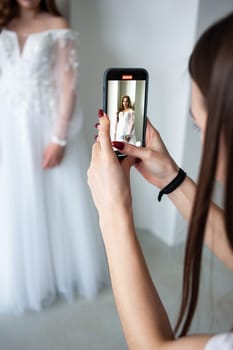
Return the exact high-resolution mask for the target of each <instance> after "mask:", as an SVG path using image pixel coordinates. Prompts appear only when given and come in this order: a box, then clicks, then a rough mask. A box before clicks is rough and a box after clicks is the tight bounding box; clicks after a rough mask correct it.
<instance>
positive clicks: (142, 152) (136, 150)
mask: <svg viewBox="0 0 233 350" xmlns="http://www.w3.org/2000/svg"><path fill="white" fill-rule="evenodd" d="M112 144H113V146H114V147H115V148H117V149H119V151H120V152H121V153H124V154H126V155H127V156H131V157H133V158H139V159H141V160H144V159H145V158H147V157H148V152H149V150H148V149H147V148H146V147H137V146H134V145H131V144H130V143H127V142H112Z"/></svg>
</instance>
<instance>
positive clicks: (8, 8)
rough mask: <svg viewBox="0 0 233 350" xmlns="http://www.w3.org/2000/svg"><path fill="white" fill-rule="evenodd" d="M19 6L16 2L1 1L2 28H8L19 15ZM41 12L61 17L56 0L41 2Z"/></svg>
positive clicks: (9, 0)
mask: <svg viewBox="0 0 233 350" xmlns="http://www.w3.org/2000/svg"><path fill="white" fill-rule="evenodd" d="M18 10H19V5H18V3H17V1H16V0H1V4H0V28H2V27H4V26H6V25H7V24H8V23H9V22H10V21H11V20H12V19H13V18H14V17H16V16H17V15H18ZM40 10H41V11H43V12H48V13H51V14H53V15H55V16H61V14H60V12H59V10H58V8H57V6H56V3H55V0H41V2H40Z"/></svg>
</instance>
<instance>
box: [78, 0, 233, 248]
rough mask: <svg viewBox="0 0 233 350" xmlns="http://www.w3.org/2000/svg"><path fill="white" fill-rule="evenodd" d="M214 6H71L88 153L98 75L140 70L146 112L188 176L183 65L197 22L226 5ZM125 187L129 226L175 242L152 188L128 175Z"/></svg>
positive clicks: (167, 206) (182, 228)
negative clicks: (130, 205)
mask: <svg viewBox="0 0 233 350" xmlns="http://www.w3.org/2000/svg"><path fill="white" fill-rule="evenodd" d="M214 3H219V1H218V0H211V1H210V0H209V1H207V0H202V1H201V5H200V9H199V1H198V0H190V1H186V0H176V1H170V0H164V1H159V0H147V1H141V0H118V1H109V0H98V1H92V0H85V1H77V0H73V1H71V23H72V26H73V27H74V28H75V29H77V30H78V31H79V32H80V63H81V64H80V97H81V104H82V108H83V110H84V113H85V133H86V135H87V139H88V142H89V145H90V148H91V144H92V143H93V139H94V135H95V130H94V127H93V126H94V124H95V123H96V121H97V112H98V109H99V108H100V107H102V77H103V72H104V70H105V69H106V68H108V67H111V66H113V67H114V66H116V67H120V66H125V67H132V66H136V67H144V68H146V69H147V70H148V71H149V74H150V81H149V98H148V115H149V117H150V119H151V120H152V122H153V123H154V124H155V125H156V127H157V128H158V129H159V131H160V133H161V135H162V137H163V139H164V141H165V143H166V145H167V147H168V149H169V151H170V152H171V154H172V155H173V156H174V157H175V159H176V161H177V163H178V164H179V165H180V166H182V167H183V168H184V169H185V170H187V171H188V173H190V174H191V175H193V176H194V177H196V174H197V169H198V162H199V152H200V147H199V146H198V144H199V141H198V136H197V135H195V132H194V131H193V130H192V127H191V126H190V121H189V119H190V118H189V117H188V109H189V99H190V81H189V76H188V73H187V63H188V58H189V55H190V52H191V50H192V47H193V45H194V42H195V39H196V33H197V31H198V26H197V24H198V23H199V18H201V24H199V26H201V30H202V29H203V28H204V27H205V26H206V24H209V22H210V18H211V16H212V17H213V19H214V15H213V13H215V14H216V16H221V14H223V13H224V12H225V13H226V12H227V11H229V7H230V1H229V0H228V1H227V0H223V1H221V12H220V13H219V12H217V11H218V9H217V7H216V6H213V4H214ZM219 6H220V5H219ZM232 7H233V5H232V1H231V8H232ZM199 11H201V12H202V13H201V14H199ZM206 18H207V19H206ZM186 151H187V152H186ZM132 188H133V198H134V209H135V211H134V212H135V222H136V226H137V227H138V228H141V229H145V230H148V231H150V232H152V233H154V234H156V235H157V236H158V237H160V238H161V239H162V240H164V241H165V242H166V243H168V244H175V243H178V242H180V241H181V240H183V239H184V236H185V232H186V224H185V223H184V221H183V220H182V218H181V217H180V216H179V214H178V213H177V211H176V210H175V208H174V207H173V205H172V204H171V203H170V202H169V201H168V200H167V199H166V198H164V199H163V201H162V202H161V203H158V202H157V194H158V191H157V189H156V188H154V187H152V186H151V185H149V184H147V183H146V182H145V181H144V180H142V178H141V177H140V176H139V175H138V174H137V173H136V171H135V170H134V171H133V174H132ZM113 210H114V208H113Z"/></svg>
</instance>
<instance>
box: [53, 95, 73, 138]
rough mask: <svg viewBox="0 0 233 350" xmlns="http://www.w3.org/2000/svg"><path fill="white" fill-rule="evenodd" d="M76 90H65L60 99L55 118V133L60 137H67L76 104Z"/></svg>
mask: <svg viewBox="0 0 233 350" xmlns="http://www.w3.org/2000/svg"><path fill="white" fill-rule="evenodd" d="M76 99H77V97H76V93H75V91H66V92H63V93H62V94H61V96H60V99H59V105H58V111H57V120H55V124H54V128H53V135H54V136H56V137H58V138H60V139H67V137H68V133H69V129H70V125H71V121H72V117H73V114H74V110H75V105H76Z"/></svg>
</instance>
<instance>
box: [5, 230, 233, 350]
mask: <svg viewBox="0 0 233 350" xmlns="http://www.w3.org/2000/svg"><path fill="white" fill-rule="evenodd" d="M139 239H140V241H141V244H142V248H143V251H144V254H145V257H146V260H147V262H148V265H149V268H150V271H151V275H152V277H153V280H154V281H155V283H156V286H157V288H158V290H159V293H160V296H161V298H162V300H163V301H164V303H165V306H166V309H167V311H168V314H169V316H170V319H171V322H172V323H174V320H175V318H176V314H177V308H178V305H179V295H180V282H181V271H182V259H183V245H180V246H177V247H175V248H174V247H173V248H169V247H167V246H166V245H164V244H163V243H162V242H161V241H159V240H158V239H157V238H155V237H154V236H153V235H151V234H150V233H148V232H143V231H141V232H139ZM203 266H204V269H203V274H202V288H201V295H200V302H199V305H198V309H197V313H196V317H195V320H194V322H193V325H192V329H191V331H194V332H196V331H197V332H198V331H200V330H202V331H203V332H211V331H213V332H216V331H225V330H228V329H229V328H231V327H232V325H233V312H232V310H233V273H232V272H230V271H229V270H227V269H226V268H224V266H223V265H222V264H221V263H220V262H219V261H217V260H216V259H214V258H213V257H212V256H211V254H210V252H209V251H208V250H205V252H204V261H203ZM42 349H43V350H64V349H66V350H74V349H75V350H77V349H78V350H125V349H127V346H126V343H125V341H124V337H123V334H122V330H121V327H120V323H119V320H118V317H117V314H116V309H115V305H114V301H113V296H112V292H111V290H110V289H108V290H104V291H103V292H102V293H101V294H100V295H99V296H98V297H97V298H96V300H94V301H93V302H86V301H84V300H80V299H78V300H77V301H76V302H75V303H74V304H72V305H68V304H66V303H64V302H58V303H57V304H56V305H54V306H53V307H51V308H49V309H47V310H44V311H43V312H40V313H27V314H24V315H21V316H2V315H1V316H0V350H42Z"/></svg>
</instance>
